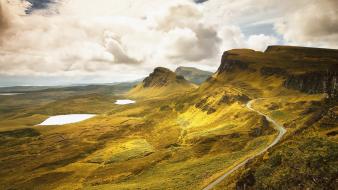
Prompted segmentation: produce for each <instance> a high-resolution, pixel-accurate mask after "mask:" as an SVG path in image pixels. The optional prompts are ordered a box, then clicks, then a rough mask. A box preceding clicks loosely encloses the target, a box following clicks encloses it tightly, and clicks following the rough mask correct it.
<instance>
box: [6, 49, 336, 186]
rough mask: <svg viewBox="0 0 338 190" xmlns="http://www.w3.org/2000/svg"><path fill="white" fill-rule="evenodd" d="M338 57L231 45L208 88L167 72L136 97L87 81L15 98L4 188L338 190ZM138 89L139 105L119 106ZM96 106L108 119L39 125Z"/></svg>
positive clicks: (9, 103)
mask: <svg viewBox="0 0 338 190" xmlns="http://www.w3.org/2000/svg"><path fill="white" fill-rule="evenodd" d="M317 50H318V51H317ZM336 52H337V51H336V50H326V49H313V48H310V49H309V48H303V47H290V46H274V47H269V48H268V50H267V51H266V52H257V51H253V50H248V49H236V50H230V51H226V52H224V55H223V57H222V61H221V64H220V67H219V69H218V71H217V72H216V73H215V74H214V75H213V76H212V77H211V78H210V79H208V80H207V81H206V82H204V83H202V84H201V85H200V87H199V88H197V89H196V88H195V86H194V85H193V84H191V83H190V82H188V81H187V80H185V79H184V78H183V77H179V76H177V75H176V74H175V73H174V72H172V71H170V70H168V69H165V68H156V69H155V70H154V72H153V73H152V74H150V75H149V77H147V78H146V79H145V80H144V81H142V82H141V83H140V84H138V85H137V86H136V87H134V88H133V89H132V90H131V91H129V92H128V93H127V94H126V95H123V94H120V95H116V94H115V93H116V92H120V91H119V90H118V91H114V90H113V89H111V90H106V89H105V88H103V89H102V88H101V87H99V88H97V87H88V89H87V91H83V90H85V89H86V87H84V89H82V88H76V89H74V91H71V92H69V91H68V90H69V89H65V91H59V90H51V91H48V90H47V91H46V90H42V91H34V92H32V93H27V94H20V95H16V96H5V97H3V98H1V99H0V105H1V106H0V107H1V108H2V109H1V110H0V114H1V115H0V118H1V120H0V137H1V138H0V142H1V143H0V161H1V163H2V164H0V179H1V180H0V189H121V190H130V189H141V190H145V189H148V190H149V189H182V190H190V189H203V188H205V187H210V185H212V186H211V187H212V188H213V189H222V190H223V189H241V190H244V189H335V187H337V185H338V184H337V181H336V178H337V173H338V167H337V166H338V164H337V157H338V155H337V153H338V146H337V143H338V136H337V134H338V132H337V131H338V127H337V126H338V124H337V114H338V111H337V110H338V106H337V95H336V87H337V85H336V83H337V80H336V77H337V74H336V70H337V68H336V66H337V59H336V55H337V54H336ZM317 80H319V81H320V82H318V81H317ZM123 89H125V88H123ZM132 96H135V98H136V99H137V101H136V103H135V104H130V105H115V104H114V103H113V102H115V100H117V99H125V98H129V97H132ZM88 111H90V112H92V113H96V114H98V115H97V117H94V118H92V119H90V120H87V121H84V122H79V123H74V124H69V125H64V126H50V127H45V126H36V124H39V123H41V122H42V121H43V120H44V119H46V118H48V117H49V116H51V115H56V114H72V113H74V112H78V113H88ZM281 129H285V130H286V133H285V134H284V132H285V131H283V130H281ZM281 132H282V133H281ZM32 160H33V161H32ZM18 173H20V175H18ZM225 174H227V175H225ZM224 175H225V177H223V176H224ZM215 181H216V182H217V183H213V182H215ZM207 189H209V188H207Z"/></svg>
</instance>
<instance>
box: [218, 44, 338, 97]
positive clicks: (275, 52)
mask: <svg viewBox="0 0 338 190" xmlns="http://www.w3.org/2000/svg"><path fill="white" fill-rule="evenodd" d="M237 72H242V73H243V72H245V73H246V74H247V75H250V74H256V75H257V80H266V79H267V77H271V76H275V77H278V78H279V80H283V82H282V84H283V85H282V86H281V87H285V88H288V89H294V90H299V91H301V92H304V93H309V94H317V93H327V95H328V97H329V98H337V85H338V84H337V76H338V50H334V49H322V48H306V47H293V46H270V47H268V48H267V50H266V51H265V52H257V51H253V50H248V49H237V50H236V49H235V50H230V51H226V52H224V54H223V56H222V61H221V65H220V67H219V68H218V71H217V76H226V75H229V74H233V73H237ZM267 85H268V84H267Z"/></svg>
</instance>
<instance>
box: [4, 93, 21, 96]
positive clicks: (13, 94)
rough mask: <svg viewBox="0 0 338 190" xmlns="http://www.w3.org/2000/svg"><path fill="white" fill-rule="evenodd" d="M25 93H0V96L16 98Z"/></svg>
mask: <svg viewBox="0 0 338 190" xmlns="http://www.w3.org/2000/svg"><path fill="white" fill-rule="evenodd" d="M20 94H23V93H0V96H15V95H20Z"/></svg>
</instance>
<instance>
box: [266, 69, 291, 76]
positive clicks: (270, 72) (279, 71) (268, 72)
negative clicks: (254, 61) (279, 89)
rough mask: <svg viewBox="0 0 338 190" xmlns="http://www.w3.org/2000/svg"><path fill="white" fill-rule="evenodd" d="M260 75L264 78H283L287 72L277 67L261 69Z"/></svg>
mask: <svg viewBox="0 0 338 190" xmlns="http://www.w3.org/2000/svg"><path fill="white" fill-rule="evenodd" d="M261 74H262V75H264V76H272V75H279V76H285V75H287V71H286V70H284V69H282V68H278V67H262V68H261Z"/></svg>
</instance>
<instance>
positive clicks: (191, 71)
mask: <svg viewBox="0 0 338 190" xmlns="http://www.w3.org/2000/svg"><path fill="white" fill-rule="evenodd" d="M175 73H176V75H180V76H183V77H184V78H185V79H187V80H188V81H190V82H192V83H195V84H197V85H199V84H201V83H203V82H205V81H206V80H207V79H208V78H209V77H211V75H212V74H213V73H212V72H209V71H203V70H200V69H197V68H194V67H178V68H177V69H176V70H175Z"/></svg>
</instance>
